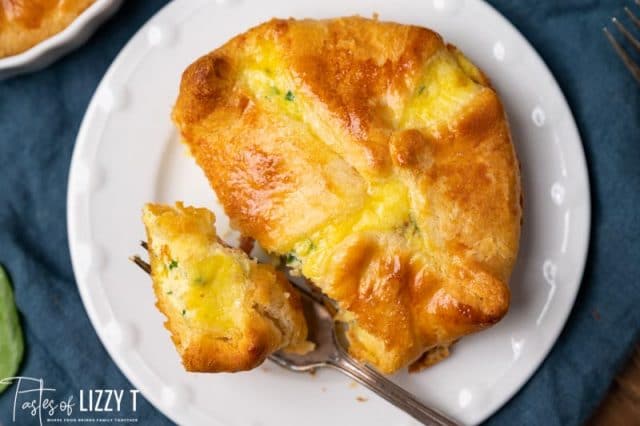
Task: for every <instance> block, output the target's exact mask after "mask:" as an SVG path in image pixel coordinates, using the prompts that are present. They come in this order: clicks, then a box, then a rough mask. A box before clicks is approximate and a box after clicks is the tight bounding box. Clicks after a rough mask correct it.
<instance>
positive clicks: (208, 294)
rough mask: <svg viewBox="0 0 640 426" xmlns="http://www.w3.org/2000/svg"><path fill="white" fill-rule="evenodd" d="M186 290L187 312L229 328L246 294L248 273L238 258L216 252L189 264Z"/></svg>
mask: <svg viewBox="0 0 640 426" xmlns="http://www.w3.org/2000/svg"><path fill="white" fill-rule="evenodd" d="M186 276H187V279H188V280H189V287H188V290H187V291H186V292H185V294H184V301H185V309H186V313H185V315H188V317H187V318H194V319H195V320H196V321H198V322H199V323H201V324H203V325H205V324H206V325H210V326H216V327H221V328H225V329H226V328H230V327H232V326H233V324H234V323H235V318H236V317H237V315H238V308H239V307H240V304H241V302H242V298H243V285H244V281H245V280H246V277H245V276H244V273H243V271H242V267H241V265H240V263H239V261H238V260H237V259H235V258H233V257H232V256H231V255H229V254H227V253H223V252H220V253H215V254H213V255H211V256H208V257H206V258H204V259H202V260H198V261H197V262H195V263H194V264H192V265H190V267H189V268H187V270H186Z"/></svg>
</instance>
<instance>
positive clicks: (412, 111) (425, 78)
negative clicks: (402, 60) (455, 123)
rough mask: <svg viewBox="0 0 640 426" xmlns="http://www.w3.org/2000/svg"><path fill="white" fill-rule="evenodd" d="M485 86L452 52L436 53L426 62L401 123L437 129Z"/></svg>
mask: <svg viewBox="0 0 640 426" xmlns="http://www.w3.org/2000/svg"><path fill="white" fill-rule="evenodd" d="M481 90H482V87H481V86H480V85H478V84H476V83H475V82H474V81H473V80H472V79H470V78H469V76H468V75H467V74H466V73H465V71H464V70H463V69H462V68H461V67H460V65H459V63H458V61H457V60H456V58H455V57H454V56H453V55H452V54H451V53H449V52H447V51H444V52H442V53H439V54H437V55H434V56H433V57H432V58H431V59H430V60H429V61H427V62H426V64H425V66H424V69H423V71H422V74H421V76H420V78H419V79H418V82H417V84H416V87H415V89H414V91H413V94H412V95H411V96H410V97H409V99H408V102H407V104H406V106H405V108H404V111H403V113H402V116H401V118H400V120H399V122H398V123H397V126H398V127H399V128H401V129H415V128H431V129H434V130H435V128H437V126H438V125H440V124H441V123H447V122H449V121H450V120H451V118H452V117H454V116H455V115H456V114H457V113H458V112H459V111H460V109H461V108H462V107H463V106H464V105H466V104H467V103H468V102H469V101H471V99H473V97H474V96H476V95H477V94H478V93H479V92H480V91H481Z"/></svg>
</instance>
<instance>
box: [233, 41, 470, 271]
mask: <svg viewBox="0 0 640 426" xmlns="http://www.w3.org/2000/svg"><path fill="white" fill-rule="evenodd" d="M467 62H468V61H467ZM465 67H473V66H472V65H470V63H460V60H459V59H457V58H456V56H454V54H453V53H451V52H449V51H447V50H444V51H442V52H440V53H438V54H436V55H434V56H433V57H431V58H430V59H429V60H428V61H426V62H425V64H424V65H423V67H422V69H421V71H420V74H419V76H418V77H417V79H416V81H415V87H414V88H413V90H411V91H410V92H409V93H407V94H405V96H404V97H405V100H404V102H392V103H389V104H388V105H389V107H390V109H391V115H392V121H393V127H394V128H395V129H397V130H404V129H414V128H419V129H421V130H422V131H427V132H437V131H438V126H439V125H441V124H442V123H447V122H449V121H451V119H452V117H454V116H455V115H456V114H458V113H459V112H460V109H461V108H463V107H464V105H466V104H467V103H468V102H470V101H471V100H472V99H473V97H474V96H476V95H477V94H478V93H479V92H480V91H481V90H482V86H481V85H479V84H477V83H476V82H474V81H473V80H472V79H471V78H470V77H469V75H468V72H469V71H475V72H479V71H478V70H477V69H476V68H475V67H474V68H473V69H470V70H468V71H467V70H465V69H464V68H465ZM240 80H241V82H242V83H241V84H242V85H244V86H245V87H246V88H247V89H248V91H249V93H251V94H252V95H253V97H254V100H255V101H256V102H257V103H259V104H260V105H261V107H263V108H266V109H268V110H271V111H273V112H275V113H285V114H287V115H288V116H289V117H291V118H292V119H294V120H295V121H297V122H300V123H304V124H306V127H307V131H308V132H309V133H311V134H312V135H314V137H316V138H319V139H321V140H322V141H323V142H324V143H325V144H328V145H329V146H333V145H332V142H331V141H332V140H333V139H335V137H336V135H335V134H334V133H335V130H334V131H333V132H334V133H332V131H330V130H328V129H330V128H331V126H326V123H323V122H322V121H321V120H320V119H319V118H318V116H317V114H316V113H314V111H313V104H314V103H313V102H311V101H310V99H308V96H306V95H305V93H304V91H303V88H301V87H297V86H296V81H295V80H294V79H293V78H292V76H291V75H290V73H289V72H288V70H287V68H286V67H285V65H284V63H283V59H282V53H280V52H277V50H276V49H275V48H274V47H273V46H272V45H271V44H269V43H266V42H265V43H264V44H262V45H261V46H260V49H258V50H257V52H256V54H255V55H254V56H253V57H251V58H249V59H247V60H246V62H245V64H244V67H242V78H241V79H240ZM393 105H395V107H393ZM334 148H335V147H334ZM368 180H369V179H368ZM368 186H369V190H368V196H367V199H366V201H365V203H364V205H363V207H362V208H361V209H360V210H359V211H357V212H355V213H354V214H350V215H349V216H348V217H344V216H340V217H339V219H334V220H332V221H330V222H329V223H326V224H325V225H324V226H323V227H322V228H320V229H318V230H316V231H314V232H312V233H311V234H309V235H307V236H305V237H304V238H302V239H300V240H299V241H298V242H297V243H295V244H294V245H293V248H292V249H291V251H290V252H289V253H288V254H287V256H286V262H287V264H288V266H292V267H296V268H298V269H300V270H301V272H302V273H303V274H304V275H305V276H306V277H308V278H309V279H311V280H316V281H318V282H321V280H322V279H323V277H324V276H325V275H326V268H327V266H328V262H329V261H330V260H331V257H332V255H333V253H334V252H335V248H336V246H337V245H338V244H340V243H341V242H342V241H343V240H344V239H345V238H347V237H348V236H349V235H351V234H355V233H361V232H377V233H381V234H384V233H392V232H398V233H400V234H401V235H402V236H403V237H404V239H405V242H406V244H407V246H408V247H411V248H412V249H413V250H414V251H416V252H421V251H422V249H424V247H425V246H428V245H429V244H430V243H429V241H427V240H426V237H425V235H423V234H422V233H421V232H420V231H419V229H418V227H417V225H416V224H415V222H414V221H413V218H412V217H411V214H410V212H411V199H410V193H409V190H408V189H407V186H406V185H405V184H404V183H403V182H402V180H401V179H400V178H397V177H395V178H386V179H382V180H379V181H375V182H372V181H370V180H369V182H368Z"/></svg>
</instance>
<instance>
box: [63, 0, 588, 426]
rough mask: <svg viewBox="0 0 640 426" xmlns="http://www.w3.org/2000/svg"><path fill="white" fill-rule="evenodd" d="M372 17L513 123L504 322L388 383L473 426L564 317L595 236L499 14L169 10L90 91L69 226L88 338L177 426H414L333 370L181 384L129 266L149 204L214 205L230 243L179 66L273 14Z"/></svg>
mask: <svg viewBox="0 0 640 426" xmlns="http://www.w3.org/2000/svg"><path fill="white" fill-rule="evenodd" d="M373 12H378V13H379V14H380V17H381V19H385V20H393V21H398V22H404V23H411V24H419V25H423V26H427V27H431V28H433V29H435V30H437V31H439V32H440V33H441V34H443V35H444V37H445V38H446V39H447V40H448V41H451V42H453V43H455V44H456V45H458V46H459V47H460V48H461V49H462V50H463V51H464V52H465V53H467V54H468V55H469V56H470V57H471V58H472V59H473V60H474V61H475V62H476V63H477V64H478V65H480V67H481V68H482V69H484V70H485V71H486V73H487V74H488V75H489V76H490V77H491V79H492V81H493V83H494V85H495V86H496V88H497V90H498V91H499V92H500V94H501V96H502V99H503V101H504V103H505V106H506V109H507V111H508V114H509V118H510V123H511V126H512V129H513V138H514V140H515V144H516V149H517V151H518V155H519V158H520V160H521V163H522V174H523V181H524V192H525V194H526V202H525V222H524V231H523V236H522V249H521V252H520V257H519V261H518V264H517V267H516V269H515V272H514V275H513V279H512V284H511V287H512V305H511V309H510V311H509V314H508V315H507V317H506V318H505V319H503V320H502V322H500V323H499V324H498V325H497V326H495V327H493V328H492V329H490V330H488V331H486V332H482V333H478V334H476V335H473V336H470V337H467V338H465V339H462V341H461V342H460V343H459V344H457V345H456V346H455V348H454V351H453V355H452V356H451V357H450V359H448V360H446V361H444V362H442V363H440V364H438V365H437V366H435V367H433V368H431V369H429V370H427V371H425V372H423V373H420V374H414V375H408V374H406V373H402V374H398V375H397V376H395V377H394V378H393V380H395V381H396V382H397V383H399V384H401V385H402V386H404V387H405V388H407V389H409V390H410V391H411V392H413V393H415V394H416V395H417V396H418V397H419V398H420V399H421V400H423V401H424V402H425V403H427V404H429V405H431V406H433V407H436V408H438V409H441V410H442V411H444V412H446V413H448V414H449V415H451V416H453V417H455V418H456V419H458V420H459V421H461V422H464V423H479V422H481V421H483V420H484V419H486V418H487V417H488V416H489V415H491V414H492V413H493V412H494V411H495V410H497V409H498V408H499V407H500V406H501V405H502V404H504V403H505V402H506V401H507V400H509V398H511V396H512V395H513V394H514V393H515V392H516V391H517V390H518V389H520V387H521V386H522V385H523V384H524V383H525V382H526V380H527V379H528V378H529V377H530V376H531V375H532V374H533V372H534V371H535V370H536V368H537V367H538V366H539V365H540V363H541V362H542V360H543V359H544V357H545V356H546V355H547V353H548V351H549V350H550V349H551V347H552V346H553V343H554V342H555V340H556V338H557V337H558V334H559V333H560V330H561V329H562V327H563V325H564V323H565V320H566V319H567V316H568V314H569V312H570V310H571V307H572V305H573V301H574V298H575V296H576V293H577V291H578V287H579V285H580V279H581V275H582V270H583V266H584V262H585V256H586V250H587V243H588V238H589V218H590V201H589V186H588V181H587V173H586V166H585V160H584V153H583V150H582V145H581V141H580V136H579V135H578V132H577V129H576V126H575V123H574V120H573V117H572V115H571V111H570V110H569V108H568V106H567V103H566V101H565V99H564V97H563V95H562V93H561V92H560V90H559V88H558V86H557V84H556V82H555V80H554V78H553V76H552V75H551V73H550V72H549V70H548V69H547V67H546V66H545V65H544V63H543V62H542V60H541V59H540V57H539V56H538V55H537V54H536V52H535V51H534V50H533V48H532V47H531V46H530V45H529V44H528V43H527V41H526V40H525V39H524V38H523V37H522V36H521V35H520V34H519V33H518V32H517V31H516V30H515V28H514V27H512V26H511V25H510V24H509V23H508V22H507V21H506V20H505V19H504V18H503V17H502V16H501V15H500V14H498V13H497V12H496V11H495V10H493V9H492V8H491V7H490V6H488V5H486V4H485V3H483V2H481V1H479V0H466V1H462V0H458V1H451V0H447V1H446V2H445V1H444V0H440V1H439V0H434V1H433V2H425V1H419V0H396V1H393V2H390V1H388V0H375V1H371V2H369V3H367V4H364V3H363V2H361V1H357V0H324V1H322V2H299V1H295V0H272V1H259V0H244V1H242V2H231V1H227V2H225V1H224V0H220V1H218V2H212V1H209V0H178V1H175V2H173V3H171V4H169V5H168V6H166V7H165V8H164V9H163V10H162V11H161V12H159V13H158V14H157V15H156V16H155V17H153V18H152V19H151V20H150V21H149V22H148V23H147V24H146V25H145V26H144V27H143V28H142V29H141V30H140V31H139V32H138V34H137V35H136V36H135V37H134V38H133V39H132V40H131V42H130V43H129V44H128V45H127V47H126V48H125V49H124V50H123V51H122V53H121V54H120V55H119V56H118V58H117V59H116V61H115V62H114V63H113V65H112V66H111V69H110V70H109V71H108V72H107V74H106V76H105V77H104V79H103V81H102V83H101V84H100V86H99V87H98V89H97V92H96V94H95V96H94V98H93V100H92V102H91V105H90V106H89V109H88V110H87V113H86V116H85V119H84V122H83V124H82V127H81V129H80V133H79V135H78V140H77V144H76V148H75V152H74V154H73V161H72V166H71V173H70V177H69V193H68V228H69V244H70V248H71V255H72V259H73V266H74V271H75V274H76V279H77V281H78V287H79V289H80V294H81V295H82V299H83V301H84V304H85V307H86V309H87V312H88V313H89V316H90V318H91V321H92V322H93V325H94V327H95V329H96V331H97V332H98V335H99V336H100V338H101V339H102V342H103V343H104V345H105V346H106V348H107V350H108V351H109V353H110V354H111V356H112V357H113V359H114V361H115V362H116V363H117V364H118V366H119V367H120V368H121V369H122V371H123V372H124V373H125V374H126V375H127V377H128V378H129V379H130V380H131V382H133V384H134V385H135V386H136V387H138V388H139V389H140V390H141V391H142V393H143V394H144V395H145V396H146V397H147V398H148V399H149V400H150V401H151V402H152V403H153V404H154V405H155V406H156V407H158V408H159V409H160V410H161V411H162V412H164V413H165V414H166V415H167V416H169V417H170V418H171V419H173V420H174V421H176V422H178V423H180V424H209V425H211V424H214V425H225V426H232V425H299V424H306V425H331V424H336V425H341V424H349V425H356V424H368V425H385V426H387V425H410V424H414V421H413V420H412V419H410V418H409V417H408V416H407V415H405V414H404V413H402V412H400V411H399V410H397V409H396V408H394V407H392V406H390V405H389V404H387V403H386V402H384V401H382V400H381V399H379V398H377V397H375V396H374V395H372V394H371V393H369V392H368V391H366V390H365V389H363V388H361V387H354V386H352V385H350V381H349V380H348V379H346V378H345V377H342V376H340V375H338V373H335V372H333V371H321V372H319V373H318V374H317V375H315V376H314V377H312V376H309V375H305V374H295V373H291V372H288V371H284V370H282V369H279V368H278V367H277V366H275V365H273V364H271V363H269V362H267V363H266V364H265V365H264V366H262V367H260V368H258V369H256V370H254V371H252V372H248V373H241V374H217V375H212V374H209V375H207V374H188V373H185V372H184V370H183V369H182V367H181V365H180V361H179V359H178V356H177V354H176V351H175V349H174V348H173V346H172V344H171V343H170V341H169V336H168V334H167V332H166V331H165V330H164V328H163V327H162V323H163V317H162V316H161V315H160V314H159V313H158V311H157V310H156V308H155V306H154V296H153V294H152V290H151V285H150V282H149V279H148V278H147V277H146V276H145V275H144V274H142V273H141V272H140V271H139V270H138V269H137V268H136V267H134V266H133V265H131V264H130V263H129V261H128V260H127V256H129V255H130V254H132V253H137V252H140V251H141V249H140V248H139V247H138V241H139V240H140V239H141V238H143V237H144V232H143V227H142V224H141V221H140V209H141V207H142V204H143V203H144V202H146V201H149V200H153V201H160V202H173V201H175V200H185V201H186V202H188V203H192V204H195V205H204V206H207V207H210V208H213V209H214V211H215V212H216V215H218V216H219V218H220V219H221V220H220V221H219V223H218V226H219V228H221V233H222V234H223V235H224V232H225V230H228V222H227V220H226V218H225V217H224V214H223V212H222V211H221V209H220V206H219V204H218V203H217V202H216V200H215V197H214V194H213V192H212V191H211V190H210V189H209V186H208V184H207V182H206V180H205V178H204V176H203V174H202V172H201V171H200V170H199V169H198V168H197V167H196V166H195V164H194V162H193V161H192V160H191V159H190V158H188V157H187V156H186V155H184V149H183V148H182V147H181V146H180V144H179V143H178V141H177V137H176V133H175V130H174V128H173V125H172V124H171V121H170V119H169V113H170V110H171V107H172V105H173V102H174V100H175V98H176V94H177V88H178V82H179V78H180V74H181V72H182V71H183V69H184V68H185V67H186V66H187V65H188V64H189V63H191V62H192V61H193V60H194V59H196V58H197V57H198V56H200V55H202V54H204V53H206V52H208V51H210V50H212V49H213V48H215V47H217V46H219V45H221V44H222V43H223V42H225V41H226V40H227V39H229V38H230V37H232V36H233V35H235V34H237V33H240V32H243V31H245V30H246V29H248V28H249V27H251V26H253V25H255V24H258V23H259V22H261V21H264V20H267V19H269V18H271V17H273V16H280V17H288V16H294V17H315V18H326V17H334V16H340V15H351V14H361V15H365V16H371V14H372V13H373ZM358 396H364V397H366V398H368V401H367V402H358V401H357V400H356V397H358Z"/></svg>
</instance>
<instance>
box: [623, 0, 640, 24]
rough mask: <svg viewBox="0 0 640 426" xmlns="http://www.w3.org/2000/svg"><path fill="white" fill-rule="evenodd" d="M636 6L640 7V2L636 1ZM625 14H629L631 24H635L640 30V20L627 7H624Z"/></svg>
mask: <svg viewBox="0 0 640 426" xmlns="http://www.w3.org/2000/svg"><path fill="white" fill-rule="evenodd" d="M636 4H637V5H638V6H640V0H636ZM624 12H625V13H626V14H627V16H628V17H629V19H631V22H633V23H634V24H635V26H636V27H638V28H640V18H638V17H637V16H636V15H635V14H634V13H633V12H632V11H631V9H629V8H628V7H627V6H625V7H624Z"/></svg>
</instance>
